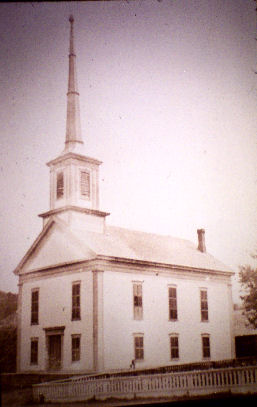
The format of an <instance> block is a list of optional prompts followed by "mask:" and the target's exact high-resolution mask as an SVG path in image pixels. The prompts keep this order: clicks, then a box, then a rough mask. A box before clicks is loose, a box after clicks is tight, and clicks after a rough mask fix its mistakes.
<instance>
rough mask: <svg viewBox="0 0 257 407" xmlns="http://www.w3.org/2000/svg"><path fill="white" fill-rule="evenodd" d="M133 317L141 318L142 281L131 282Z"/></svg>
mask: <svg viewBox="0 0 257 407" xmlns="http://www.w3.org/2000/svg"><path fill="white" fill-rule="evenodd" d="M133 301H134V319H142V318H143V293H142V283H133Z"/></svg>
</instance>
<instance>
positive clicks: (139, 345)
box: [134, 335, 144, 360]
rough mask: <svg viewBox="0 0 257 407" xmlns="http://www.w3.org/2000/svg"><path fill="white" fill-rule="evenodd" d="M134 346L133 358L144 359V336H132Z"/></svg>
mask: <svg viewBox="0 0 257 407" xmlns="http://www.w3.org/2000/svg"><path fill="white" fill-rule="evenodd" d="M134 347H135V360H143V359H144V337H143V335H135V336H134Z"/></svg>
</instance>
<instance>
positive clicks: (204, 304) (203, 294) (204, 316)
mask: <svg viewBox="0 0 257 407" xmlns="http://www.w3.org/2000/svg"><path fill="white" fill-rule="evenodd" d="M200 301H201V320H202V321H208V296H207V290H206V289H201V290H200Z"/></svg>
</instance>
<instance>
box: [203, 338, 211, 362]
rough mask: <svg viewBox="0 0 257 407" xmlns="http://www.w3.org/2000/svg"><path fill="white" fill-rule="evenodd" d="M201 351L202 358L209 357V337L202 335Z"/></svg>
mask: <svg viewBox="0 0 257 407" xmlns="http://www.w3.org/2000/svg"><path fill="white" fill-rule="evenodd" d="M202 351H203V358H210V357H211V346H210V336H209V335H202Z"/></svg>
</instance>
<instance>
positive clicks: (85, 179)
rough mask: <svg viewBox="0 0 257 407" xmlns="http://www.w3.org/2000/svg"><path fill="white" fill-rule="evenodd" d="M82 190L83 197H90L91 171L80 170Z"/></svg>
mask: <svg viewBox="0 0 257 407" xmlns="http://www.w3.org/2000/svg"><path fill="white" fill-rule="evenodd" d="M80 192H81V195H82V197H83V198H90V173H89V172H88V171H81V172H80Z"/></svg>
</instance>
